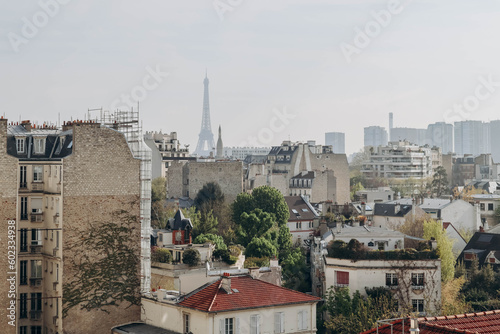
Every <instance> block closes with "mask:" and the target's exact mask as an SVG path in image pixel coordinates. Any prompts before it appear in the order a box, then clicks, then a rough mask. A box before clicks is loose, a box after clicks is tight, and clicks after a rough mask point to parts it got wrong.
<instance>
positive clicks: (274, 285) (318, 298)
mask: <svg viewBox="0 0 500 334" xmlns="http://www.w3.org/2000/svg"><path fill="white" fill-rule="evenodd" d="M233 277H234V276H233ZM245 277H247V278H249V279H252V280H257V281H259V282H261V283H264V284H267V285H270V286H272V287H278V288H280V289H283V290H287V291H290V292H293V293H295V294H300V295H304V293H303V292H300V291H296V290H292V289H289V288H285V287H283V286H280V285H276V284H273V283H270V282H266V281H263V280H261V279H258V278H253V277H252V276H250V275H248V274H246V275H241V276H238V278H245ZM308 296H309V297H311V298H315V299H317V300H321V298H320V297H317V296H313V295H308Z"/></svg>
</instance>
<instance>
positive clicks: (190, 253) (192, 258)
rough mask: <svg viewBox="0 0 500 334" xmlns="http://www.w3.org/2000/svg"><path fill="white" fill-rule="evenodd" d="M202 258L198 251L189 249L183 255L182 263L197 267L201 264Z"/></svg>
mask: <svg viewBox="0 0 500 334" xmlns="http://www.w3.org/2000/svg"><path fill="white" fill-rule="evenodd" d="M200 261H201V256H200V252H198V250H197V249H194V248H189V249H186V250H185V251H184V253H183V254H182V262H184V263H185V264H187V265H188V266H190V267H196V266H197V265H199V264H200Z"/></svg>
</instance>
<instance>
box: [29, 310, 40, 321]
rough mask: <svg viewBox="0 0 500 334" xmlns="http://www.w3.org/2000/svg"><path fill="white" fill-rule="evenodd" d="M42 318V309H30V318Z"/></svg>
mask: <svg viewBox="0 0 500 334" xmlns="http://www.w3.org/2000/svg"><path fill="white" fill-rule="evenodd" d="M41 319H42V311H41V310H34V311H33V310H31V311H30V320H41Z"/></svg>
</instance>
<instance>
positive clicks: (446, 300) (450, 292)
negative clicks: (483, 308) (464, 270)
mask: <svg viewBox="0 0 500 334" xmlns="http://www.w3.org/2000/svg"><path fill="white" fill-rule="evenodd" d="M465 282H466V280H465V277H459V278H454V279H452V280H450V281H448V282H446V283H443V284H442V285H441V314H442V315H452V314H463V313H467V312H469V311H470V310H471V309H470V305H469V304H467V302H466V301H465V297H464V295H463V294H461V293H460V290H461V289H462V286H463V285H464V284H465Z"/></svg>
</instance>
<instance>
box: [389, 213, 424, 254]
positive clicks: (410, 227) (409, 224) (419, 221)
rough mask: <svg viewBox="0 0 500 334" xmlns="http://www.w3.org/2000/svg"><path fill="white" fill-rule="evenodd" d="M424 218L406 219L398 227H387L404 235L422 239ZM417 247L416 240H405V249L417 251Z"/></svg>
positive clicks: (417, 242) (411, 217)
mask: <svg viewBox="0 0 500 334" xmlns="http://www.w3.org/2000/svg"><path fill="white" fill-rule="evenodd" d="M424 221H425V218H424V217H413V216H410V217H406V218H405V221H404V222H403V224H401V225H399V226H389V227H390V228H394V229H395V230H397V231H399V232H401V233H404V234H406V235H409V236H412V237H416V238H423V237H424ZM418 245H419V241H418V240H413V239H405V247H406V248H415V249H417V248H418Z"/></svg>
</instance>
